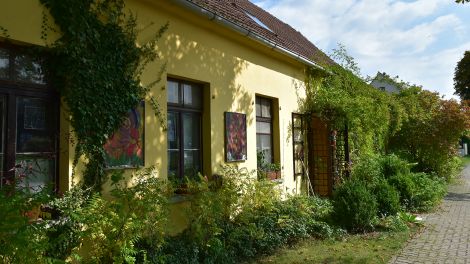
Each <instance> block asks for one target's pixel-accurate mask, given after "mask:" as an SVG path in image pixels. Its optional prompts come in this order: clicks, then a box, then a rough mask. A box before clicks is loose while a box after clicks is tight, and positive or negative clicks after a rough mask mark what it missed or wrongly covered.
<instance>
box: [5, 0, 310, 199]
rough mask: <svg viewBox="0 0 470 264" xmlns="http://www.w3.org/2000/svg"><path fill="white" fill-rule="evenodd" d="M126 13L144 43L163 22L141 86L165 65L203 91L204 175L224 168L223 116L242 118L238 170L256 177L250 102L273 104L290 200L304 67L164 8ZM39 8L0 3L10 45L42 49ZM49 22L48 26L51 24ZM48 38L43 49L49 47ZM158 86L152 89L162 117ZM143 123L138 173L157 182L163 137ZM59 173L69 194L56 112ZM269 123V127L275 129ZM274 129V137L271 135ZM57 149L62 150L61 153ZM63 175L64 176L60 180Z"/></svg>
mask: <svg viewBox="0 0 470 264" xmlns="http://www.w3.org/2000/svg"><path fill="white" fill-rule="evenodd" d="M127 8H129V9H130V10H132V12H133V13H134V14H136V15H137V18H138V22H139V27H140V29H142V33H141V35H140V36H139V41H140V42H141V43H144V42H145V41H147V40H149V39H150V38H151V36H152V35H153V34H154V33H155V32H156V31H157V30H158V28H159V26H160V25H163V24H164V23H166V22H167V21H168V22H169V24H170V27H169V30H168V31H167V32H166V33H165V35H164V37H163V38H162V39H161V40H160V42H159V43H158V44H159V53H160V55H161V58H162V60H160V61H159V62H158V63H154V64H151V65H149V67H148V68H147V69H146V71H145V73H144V75H143V80H142V81H143V83H144V84H146V83H150V82H152V81H154V80H155V79H156V78H157V77H158V76H157V75H158V72H159V69H160V66H161V63H162V62H163V61H164V62H166V63H167V68H166V72H165V73H164V75H165V76H164V79H166V77H167V76H171V77H175V78H181V79H186V80H191V81H194V82H199V83H202V84H204V88H205V89H206V93H207V99H208V100H209V102H206V104H205V109H204V110H205V111H204V113H203V115H204V116H205V123H204V125H205V129H207V131H208V135H209V134H210V138H206V139H205V140H204V146H203V151H204V155H205V157H204V172H205V173H206V174H213V173H216V172H217V171H218V169H219V167H220V164H222V163H223V162H224V112H225V111H232V112H240V113H245V114H246V115H247V121H248V122H247V124H248V129H247V135H248V142H247V143H248V160H247V161H246V162H239V163H238V164H239V165H240V166H242V167H247V168H248V169H250V170H251V169H256V122H255V121H256V118H255V109H254V108H255V95H262V96H266V97H270V98H273V99H274V100H273V101H274V102H275V105H277V107H276V108H275V109H274V111H275V120H277V123H276V124H275V126H274V128H275V130H276V131H275V138H274V146H275V159H276V161H278V162H280V163H281V166H282V176H283V178H284V183H283V189H284V190H288V191H289V192H292V191H293V190H294V189H295V188H296V185H295V183H294V179H293V152H292V139H291V135H290V132H289V131H290V130H289V126H290V123H291V114H292V112H296V111H297V110H298V103H297V102H298V95H297V91H296V89H295V83H296V82H299V81H301V80H303V70H304V67H305V66H304V65H302V64H301V63H299V62H297V61H295V60H293V59H291V58H289V57H287V56H285V55H282V54H280V53H278V52H277V51H274V50H271V49H270V48H267V47H264V46H262V45H260V44H258V43H256V42H254V41H252V40H250V39H248V38H246V37H244V36H240V35H238V33H235V32H233V31H231V30H229V29H226V28H224V27H222V26H219V25H217V24H216V23H214V22H212V21H209V20H207V19H205V18H202V17H200V16H199V15H197V14H194V13H192V12H190V11H187V10H185V9H182V8H181V7H179V6H177V5H175V4H173V3H172V1H170V0H165V1H161V0H129V1H128V2H127ZM43 10H44V9H43V7H42V6H41V5H40V4H39V0H15V1H13V0H6V1H2V3H1V6H0V26H2V27H4V28H6V29H7V30H8V34H9V35H10V37H9V38H10V40H12V41H14V42H19V43H25V44H34V45H44V44H45V43H44V41H42V40H41V38H40V35H41V22H42V13H43ZM51 21H52V20H51ZM53 37H54V36H52V37H51V38H50V41H52V40H53ZM164 87H165V83H162V84H160V85H157V86H155V87H154V88H153V90H152V93H153V95H154V96H156V97H157V98H158V100H159V102H160V105H162V106H163V111H164V112H166V90H164V89H165V88H164ZM145 110H146V117H145V144H146V146H145V165H146V166H150V165H155V166H156V167H157V169H158V172H159V175H160V176H161V177H166V171H167V155H166V152H167V141H166V132H165V131H163V130H162V127H161V125H160V123H159V121H158V120H157V119H156V118H155V116H154V115H153V111H152V109H151V107H150V106H149V104H147V105H146V109H145ZM62 112H63V113H62V114H61V117H62V120H61V134H62V136H63V140H62V141H61V144H62V146H61V157H60V173H61V175H62V179H61V182H60V185H61V187H62V189H63V190H64V189H66V188H68V187H69V186H70V183H71V181H70V175H71V169H72V168H71V163H72V160H73V146H70V147H69V146H68V145H67V144H66V142H67V140H66V139H65V137H66V136H67V134H68V133H69V132H70V126H69V124H68V122H67V121H65V120H66V119H67V118H66V117H67V114H66V113H65V112H64V111H63V109H62ZM275 122H276V121H275ZM276 128H277V129H276ZM64 145H65V146H64ZM63 175H68V177H67V176H65V177H64V176H63Z"/></svg>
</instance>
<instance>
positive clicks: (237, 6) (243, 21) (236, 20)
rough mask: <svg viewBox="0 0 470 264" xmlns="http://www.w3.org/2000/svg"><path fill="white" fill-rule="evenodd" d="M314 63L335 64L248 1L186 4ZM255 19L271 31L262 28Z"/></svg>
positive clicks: (208, 0)
mask: <svg viewBox="0 0 470 264" xmlns="http://www.w3.org/2000/svg"><path fill="white" fill-rule="evenodd" d="M187 1H189V2H192V3H194V4H196V5H198V6H200V7H203V8H204V9H206V10H208V11H210V12H212V13H215V14H217V15H219V16H220V17H222V18H224V19H226V20H228V21H230V22H232V23H233V24H235V25H238V26H240V27H241V28H244V29H246V30H249V31H252V32H254V33H255V34H258V35H260V36H262V37H263V38H265V39H267V40H269V41H270V42H273V43H275V44H277V45H279V46H281V47H282V48H284V49H286V50H289V51H291V52H293V53H295V54H297V55H300V56H302V57H304V58H305V59H307V60H309V61H312V62H314V63H317V64H320V65H325V64H333V63H334V62H333V61H332V60H331V59H330V58H329V57H328V56H326V55H325V53H323V52H322V51H321V50H320V49H318V48H317V47H316V46H315V45H313V43H312V42H310V41H309V40H308V39H307V38H306V37H304V36H303V35H302V34H301V33H300V32H299V31H297V30H295V29H293V28H292V27H291V26H289V25H288V24H286V23H284V22H282V21H281V20H279V19H278V18H276V17H275V16H273V15H271V14H270V13H268V12H266V11H265V10H263V9H262V8H260V7H258V6H257V5H255V4H253V3H251V2H250V1H248V0H187ZM247 13H249V14H250V15H252V16H254V17H256V18H257V19H259V20H260V21H261V22H262V23H263V24H265V25H266V26H267V27H268V28H269V29H271V31H270V30H268V29H266V28H264V27H263V26H261V25H259V24H258V23H257V22H255V21H254V20H253V19H251V18H250V16H249V15H247Z"/></svg>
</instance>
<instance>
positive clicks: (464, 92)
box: [454, 51, 470, 100]
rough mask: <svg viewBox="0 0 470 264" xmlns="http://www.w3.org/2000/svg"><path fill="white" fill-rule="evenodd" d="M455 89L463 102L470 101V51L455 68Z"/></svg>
mask: <svg viewBox="0 0 470 264" xmlns="http://www.w3.org/2000/svg"><path fill="white" fill-rule="evenodd" d="M454 87H455V94H457V95H459V96H460V98H462V100H470V51H466V52H465V54H464V56H463V58H462V60H460V61H459V62H458V63H457V66H456V67H455V74H454Z"/></svg>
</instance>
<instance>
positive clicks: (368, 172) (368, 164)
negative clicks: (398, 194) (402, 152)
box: [351, 155, 383, 185]
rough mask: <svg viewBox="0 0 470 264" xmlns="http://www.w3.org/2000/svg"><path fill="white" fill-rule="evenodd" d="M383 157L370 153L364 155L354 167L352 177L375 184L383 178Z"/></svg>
mask: <svg viewBox="0 0 470 264" xmlns="http://www.w3.org/2000/svg"><path fill="white" fill-rule="evenodd" d="M382 170H383V169H382V163H381V157H380V156H376V155H368V156H364V157H362V158H361V159H360V160H359V161H358V162H357V164H356V165H355V166H354V167H353V169H352V172H351V177H352V178H354V179H358V180H362V181H364V182H367V183H369V184H371V185H375V184H376V183H378V182H379V181H380V179H382V178H383V172H382Z"/></svg>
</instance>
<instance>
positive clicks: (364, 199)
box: [333, 179, 378, 231]
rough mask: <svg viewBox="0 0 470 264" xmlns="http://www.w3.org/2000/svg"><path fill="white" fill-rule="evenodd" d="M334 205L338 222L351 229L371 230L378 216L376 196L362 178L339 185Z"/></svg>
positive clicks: (334, 193) (334, 196)
mask: <svg viewBox="0 0 470 264" xmlns="http://www.w3.org/2000/svg"><path fill="white" fill-rule="evenodd" d="M333 205H334V213H333V217H334V219H335V220H336V222H337V223H338V224H340V225H341V226H343V227H345V228H346V229H348V230H351V231H366V230H370V229H372V227H373V225H374V222H375V220H376V218H377V212H378V208H377V201H376V200H375V196H374V194H373V193H372V192H371V191H370V190H369V189H368V188H367V185H366V184H365V183H364V182H363V181H360V180H354V179H352V180H349V181H346V182H344V183H343V184H341V185H339V186H338V187H337V189H336V190H335V191H334V192H333Z"/></svg>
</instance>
